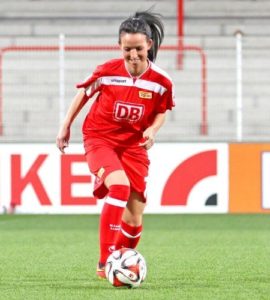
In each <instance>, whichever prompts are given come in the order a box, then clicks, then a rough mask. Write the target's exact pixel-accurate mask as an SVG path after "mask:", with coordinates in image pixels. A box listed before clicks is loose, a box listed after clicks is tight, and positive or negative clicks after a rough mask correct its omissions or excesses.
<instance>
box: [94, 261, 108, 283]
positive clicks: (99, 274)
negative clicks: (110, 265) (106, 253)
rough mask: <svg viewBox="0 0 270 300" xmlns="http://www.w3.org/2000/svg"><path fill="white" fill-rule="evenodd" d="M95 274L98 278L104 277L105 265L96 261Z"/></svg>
mask: <svg viewBox="0 0 270 300" xmlns="http://www.w3.org/2000/svg"><path fill="white" fill-rule="evenodd" d="M96 274H97V277H98V278H99V279H106V275H105V265H103V264H101V263H98V265H97V271H96Z"/></svg>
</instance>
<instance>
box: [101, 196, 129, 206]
mask: <svg viewBox="0 0 270 300" xmlns="http://www.w3.org/2000/svg"><path fill="white" fill-rule="evenodd" d="M105 202H106V203H108V204H110V205H113V206H118V207H126V205H127V201H123V200H118V199H114V198H111V197H107V198H106V200H105Z"/></svg>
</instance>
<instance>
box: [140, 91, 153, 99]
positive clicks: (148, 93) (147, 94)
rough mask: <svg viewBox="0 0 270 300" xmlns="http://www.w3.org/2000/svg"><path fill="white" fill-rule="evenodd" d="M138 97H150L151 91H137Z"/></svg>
mask: <svg viewBox="0 0 270 300" xmlns="http://www.w3.org/2000/svg"><path fill="white" fill-rule="evenodd" d="M139 97H140V98H143V99H152V92H145V91H139Z"/></svg>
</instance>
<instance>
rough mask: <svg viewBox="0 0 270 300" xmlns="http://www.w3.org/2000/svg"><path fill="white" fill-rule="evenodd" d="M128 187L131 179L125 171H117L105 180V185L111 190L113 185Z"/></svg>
mask: <svg viewBox="0 0 270 300" xmlns="http://www.w3.org/2000/svg"><path fill="white" fill-rule="evenodd" d="M115 184H117V185H128V186H130V183H129V179H128V177H127V175H126V173H125V172H124V171H123V170H116V171H113V172H111V173H110V174H108V175H107V176H106V178H105V185H106V186H107V187H108V188H109V187H110V186H111V185H115Z"/></svg>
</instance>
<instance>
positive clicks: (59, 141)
mask: <svg viewBox="0 0 270 300" xmlns="http://www.w3.org/2000/svg"><path fill="white" fill-rule="evenodd" d="M87 101H88V97H87V96H86V94H85V91H84V89H80V90H79V91H78V93H77V94H76V96H75V97H74V99H73V100H72V102H71V104H70V107H69V109H68V111H67V113H66V116H65V119H64V121H63V123H62V125H61V127H60V129H59V132H58V135H57V137H56V145H57V147H58V148H59V150H60V151H61V152H62V153H64V152H65V150H64V149H65V148H66V147H68V142H69V138H70V127H71V124H72V122H73V121H74V119H75V118H76V116H77V115H78V113H79V112H80V111H81V109H82V108H83V106H84V105H85V103H86V102H87Z"/></svg>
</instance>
